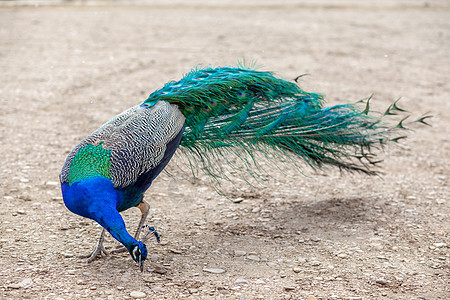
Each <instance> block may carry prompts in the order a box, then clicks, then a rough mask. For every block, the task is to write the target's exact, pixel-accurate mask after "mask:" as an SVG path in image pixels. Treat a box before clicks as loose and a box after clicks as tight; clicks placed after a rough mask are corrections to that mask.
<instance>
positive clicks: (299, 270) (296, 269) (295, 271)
mask: <svg viewBox="0 0 450 300" xmlns="http://www.w3.org/2000/svg"><path fill="white" fill-rule="evenodd" d="M292 271H294V273H300V272H301V271H302V269H300V268H299V267H294V268H293V269H292Z"/></svg>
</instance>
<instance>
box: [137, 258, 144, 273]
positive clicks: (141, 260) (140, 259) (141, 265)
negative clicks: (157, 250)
mask: <svg viewBox="0 0 450 300" xmlns="http://www.w3.org/2000/svg"><path fill="white" fill-rule="evenodd" d="M138 263H139V268H140V269H141V272H144V260H143V259H142V257H141V256H139V262H138Z"/></svg>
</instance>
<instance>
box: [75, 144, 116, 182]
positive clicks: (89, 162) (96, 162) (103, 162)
mask: <svg viewBox="0 0 450 300" xmlns="http://www.w3.org/2000/svg"><path fill="white" fill-rule="evenodd" d="M102 145H103V142H101V143H100V144H99V145H97V146H94V145H86V146H84V147H83V148H81V149H80V150H78V152H77V154H75V156H74V158H73V159H72V162H71V164H70V171H69V177H68V181H69V184H72V183H74V182H77V181H81V180H83V179H86V178H91V177H99V176H101V177H105V178H108V179H111V150H108V149H103V148H102Z"/></svg>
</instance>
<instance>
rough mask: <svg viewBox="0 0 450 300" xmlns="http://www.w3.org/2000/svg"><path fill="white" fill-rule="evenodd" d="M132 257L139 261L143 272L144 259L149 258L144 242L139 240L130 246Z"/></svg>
mask: <svg viewBox="0 0 450 300" xmlns="http://www.w3.org/2000/svg"><path fill="white" fill-rule="evenodd" d="M129 251H130V254H131V257H132V258H133V260H134V261H135V262H137V263H138V265H139V268H140V269H141V272H142V271H143V270H144V261H145V260H146V259H147V247H145V245H144V243H142V242H141V241H138V242H137V243H136V244H135V245H133V246H131V248H130V250H129Z"/></svg>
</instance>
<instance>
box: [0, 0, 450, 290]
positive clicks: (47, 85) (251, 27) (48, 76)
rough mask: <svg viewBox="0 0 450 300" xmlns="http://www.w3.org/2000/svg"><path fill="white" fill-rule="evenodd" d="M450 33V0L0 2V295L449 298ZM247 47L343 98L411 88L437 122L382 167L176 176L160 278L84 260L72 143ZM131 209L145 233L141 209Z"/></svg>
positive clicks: (414, 103) (156, 205) (107, 260)
mask: <svg viewBox="0 0 450 300" xmlns="http://www.w3.org/2000/svg"><path fill="white" fill-rule="evenodd" d="M86 3H87V4H91V3H90V2H86ZM9 4H11V3H9ZM449 28H450V7H449V6H448V2H447V1H427V2H421V1H415V2H414V1H378V2H374V4H371V3H370V2H362V1H361V2H354V3H352V2H343V1H340V2H337V1H321V2H312V1H310V2H303V3H302V4H298V3H296V2H295V1H281V2H274V3H271V2H255V1H254V2H245V1H243V2H242V1H239V2H224V1H212V2H208V3H207V4H202V3H195V2H188V1H179V2H178V3H176V2H161V1H160V2H155V3H154V4H152V3H147V4H145V5H134V6H126V5H123V3H119V4H115V5H108V4H105V3H97V4H95V5H84V4H82V5H77V3H75V5H63V6H12V7H9V6H8V7H6V6H3V7H0V41H1V42H0V66H1V70H2V71H1V72H0V82H1V84H0V101H1V107H2V109H1V110H0V150H1V152H0V158H1V159H0V161H1V167H0V199H1V211H0V217H1V222H0V232H1V236H0V248H1V252H0V258H1V260H0V295H1V296H0V297H1V298H2V299H17V298H28V299H86V298H88V299H94V298H95V299H131V298H138V297H146V298H148V299H448V298H449V297H450V284H449V279H450V275H449V261H450V254H449V246H450V240H449V228H450V222H449V203H450V199H449V187H448V184H449V183H448V182H449V176H450V174H449V159H450V144H449V142H450V141H449V138H450V134H449V133H450V118H449V115H450V106H449V103H450V102H449V95H450V84H449V82H450V67H449V55H450V36H449V34H450V32H449ZM243 57H245V58H248V59H256V60H257V61H258V63H259V64H261V65H262V69H263V70H273V71H276V72H277V74H280V76H283V77H284V78H287V79H291V78H295V77H296V76H298V75H299V74H303V73H308V74H310V76H306V77H303V78H302V79H301V86H302V87H303V88H304V89H306V90H308V91H316V92H321V93H324V94H325V96H326V97H327V100H328V103H330V104H338V103H346V102H354V101H357V100H359V99H363V98H366V97H368V96H369V95H371V94H374V98H373V103H374V104H373V105H374V107H375V108H378V109H380V110H383V109H385V108H386V107H387V106H388V105H389V103H391V102H393V101H395V100H396V99H397V98H399V97H402V101H401V102H400V103H401V104H400V106H402V107H404V108H406V109H408V110H409V111H410V112H412V115H413V116H415V117H418V116H420V115H421V114H422V113H427V112H429V113H430V114H432V115H433V116H434V117H433V119H432V120H430V122H431V123H432V127H427V126H415V127H414V128H415V130H411V131H408V132H407V133H408V135H409V138H408V139H407V140H404V141H402V143H401V144H400V145H398V146H395V145H394V146H392V147H387V148H386V149H385V151H384V153H382V154H381V157H383V158H384V163H383V164H382V171H383V172H384V175H382V176H381V177H365V176H364V175H361V174H341V173H339V171H338V170H334V169H325V170H323V172H313V171H310V170H309V169H308V168H307V167H305V169H304V170H303V173H304V174H303V175H302V174H300V171H299V170H298V169H295V168H289V167H287V166H282V167H281V168H280V169H279V170H274V171H272V172H268V173H267V179H266V181H264V182H261V183H260V185H258V186H256V187H247V186H245V185H243V184H242V183H240V182H238V183H237V187H236V186H233V185H231V184H228V183H224V185H223V188H224V189H225V190H226V191H227V192H228V193H229V194H230V195H231V198H230V199H228V198H226V197H223V196H220V195H219V194H217V193H216V192H215V190H214V189H213V187H212V186H211V185H209V184H208V183H207V180H206V179H205V178H204V177H200V178H199V179H198V180H192V176H191V175H190V174H189V173H182V172H179V171H177V170H174V171H173V173H172V175H173V176H172V177H170V176H168V175H167V174H162V175H161V176H160V177H159V178H158V179H157V180H156V181H155V182H154V184H153V186H152V188H151V189H150V190H149V191H148V192H147V196H146V199H147V200H148V202H150V204H151V206H152V210H151V217H149V219H148V221H147V223H148V224H150V225H152V226H155V227H156V228H157V229H158V231H159V233H160V234H161V237H162V242H161V244H157V243H156V242H153V241H151V242H149V243H148V248H149V250H150V256H149V260H148V263H147V264H146V267H145V271H144V272H143V273H141V272H140V271H139V268H138V267H137V265H136V264H135V263H134V262H133V261H132V260H131V257H130V256H129V254H127V253H124V254H117V255H109V256H107V257H104V258H102V259H99V260H97V261H94V262H93V263H91V264H87V263H86V262H85V261H84V260H82V259H79V258H78V256H79V255H81V254H85V253H87V252H89V251H90V250H91V249H92V248H93V246H94V244H95V243H96V240H97V238H98V235H99V233H100V228H99V226H98V225H96V224H95V223H94V222H93V221H91V220H88V219H83V218H81V217H79V216H76V215H74V214H72V213H70V212H69V211H68V210H67V209H66V208H65V206H64V204H63V201H62V198H61V194H60V190H59V182H58V175H59V172H60V169H61V167H62V164H63V162H64V160H65V157H66V156H67V154H68V153H69V151H70V150H71V149H72V148H73V147H74V146H75V145H76V144H77V143H78V142H79V141H80V140H81V139H82V138H83V137H84V136H86V135H88V134H89V133H91V132H92V131H93V130H95V129H96V128H97V127H98V126H99V125H101V124H102V123H104V122H105V121H107V120H108V119H110V118H111V117H113V116H114V115H116V114H117V113H120V112H121V111H123V110H125V109H126V108H128V107H131V106H133V105H135V104H137V103H140V102H141V101H142V100H143V99H145V98H146V96H147V95H148V94H149V93H150V92H151V91H153V90H155V89H157V88H160V87H161V86H162V85H163V84H164V83H165V82H167V81H169V80H175V79H179V78H180V77H181V76H182V74H184V73H186V72H187V71H189V70H190V68H191V67H194V66H196V65H198V64H204V65H208V64H213V65H235V64H236V62H237V60H238V59H240V58H243ZM238 188H239V189H238ZM124 218H125V220H126V222H127V225H128V227H130V228H131V229H130V230H131V231H134V227H135V226H136V225H137V222H138V219H139V211H138V210H137V209H131V210H129V211H127V212H126V213H125V214H124ZM117 244H118V243H117V242H116V241H115V240H113V239H112V238H111V237H110V236H108V237H107V243H106V246H107V249H113V248H114V247H116V245H117ZM217 269H221V270H222V271H221V270H217ZM211 272H212V273H211Z"/></svg>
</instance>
